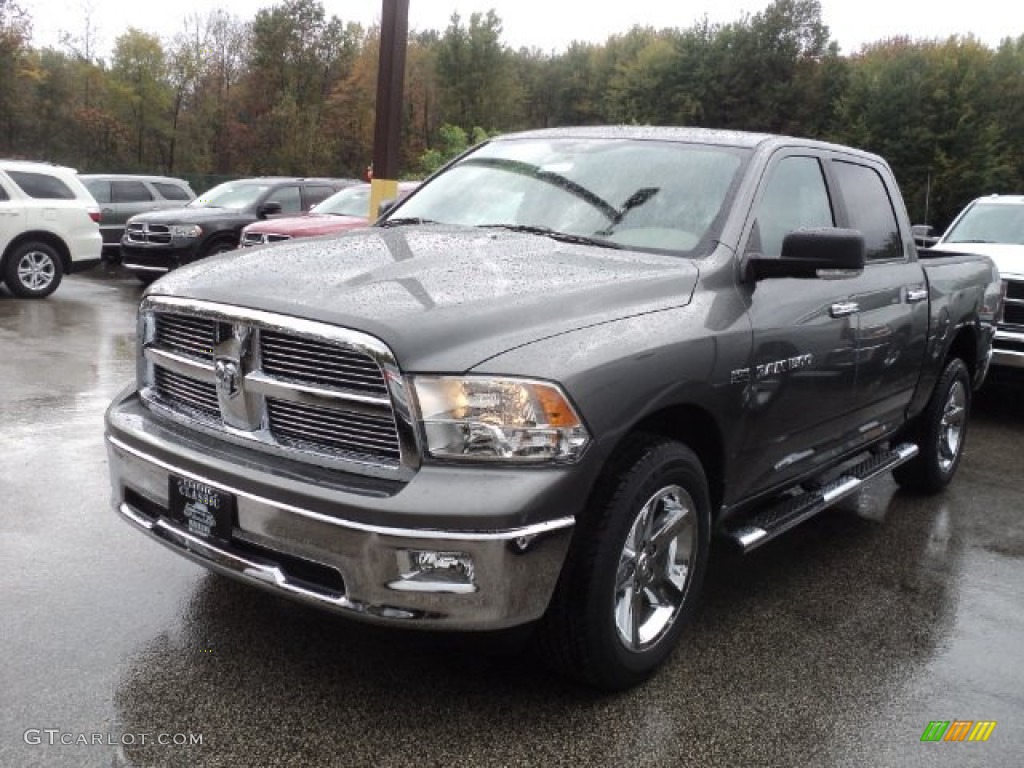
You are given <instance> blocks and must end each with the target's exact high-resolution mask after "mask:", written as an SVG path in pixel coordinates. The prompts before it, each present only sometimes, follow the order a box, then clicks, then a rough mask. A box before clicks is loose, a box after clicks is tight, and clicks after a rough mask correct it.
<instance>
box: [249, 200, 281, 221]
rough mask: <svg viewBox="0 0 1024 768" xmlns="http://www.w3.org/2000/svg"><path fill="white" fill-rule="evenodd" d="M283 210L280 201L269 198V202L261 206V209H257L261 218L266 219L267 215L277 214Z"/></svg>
mask: <svg viewBox="0 0 1024 768" xmlns="http://www.w3.org/2000/svg"><path fill="white" fill-rule="evenodd" d="M282 210H283V209H282V208H281V204H280V203H279V202H277V201H276V200H267V202H265V203H264V204H263V205H261V206H260V207H259V210H258V211H256V213H257V215H258V216H259V217H260V218H261V219H265V218H267V216H276V215H277V214H279V213H281V211H282Z"/></svg>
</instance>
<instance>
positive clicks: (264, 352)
mask: <svg viewBox="0 0 1024 768" xmlns="http://www.w3.org/2000/svg"><path fill="white" fill-rule="evenodd" d="M260 354H261V356H262V358H263V372H264V373H266V374H268V375H271V376H277V377H280V378H282V379H288V380H290V381H295V382H301V383H303V384H312V385H315V386H321V387H331V388H334V389H342V390H352V391H355V392H362V393H367V394H375V395H386V394H387V393H388V388H387V384H385V382H384V375H383V374H382V373H381V370H380V366H379V365H377V362H376V361H375V360H374V359H373V358H371V357H369V356H367V355H365V354H363V353H362V352H358V351H356V350H353V349H346V348H344V347H339V346H338V345H336V344H329V343H326V342H322V341H316V340H313V339H304V338H298V337H295V336H286V335H284V334H280V333H274V332H272V331H263V332H262V333H260Z"/></svg>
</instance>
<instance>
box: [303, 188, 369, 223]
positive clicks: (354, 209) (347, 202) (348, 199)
mask: <svg viewBox="0 0 1024 768" xmlns="http://www.w3.org/2000/svg"><path fill="white" fill-rule="evenodd" d="M315 212H316V213H329V214H331V215H333V216H358V217H359V218H361V219H365V218H367V216H369V213H370V186H369V185H366V186H358V187H347V188H346V189H343V190H341V191H340V192H335V193H334V194H333V195H331V196H330V197H328V198H327V199H326V200H324V201H323V202H322V203H319V204H318V205H317V206H316V209H315Z"/></svg>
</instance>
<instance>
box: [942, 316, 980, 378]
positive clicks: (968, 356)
mask: <svg viewBox="0 0 1024 768" xmlns="http://www.w3.org/2000/svg"><path fill="white" fill-rule="evenodd" d="M954 357H959V358H960V359H961V360H963V361H964V365H966V366H967V370H968V371H969V372H970V374H971V381H974V380H975V376H976V375H977V372H978V331H977V329H976V328H975V327H974V326H973V325H962V326H960V328H958V329H957V332H956V334H955V335H954V336H953V340H952V341H951V342H950V344H949V346H948V347H947V348H946V354H945V355H943V357H942V367H943V368H945V366H946V363H948V362H949V361H950V360H952V359H953V358H954Z"/></svg>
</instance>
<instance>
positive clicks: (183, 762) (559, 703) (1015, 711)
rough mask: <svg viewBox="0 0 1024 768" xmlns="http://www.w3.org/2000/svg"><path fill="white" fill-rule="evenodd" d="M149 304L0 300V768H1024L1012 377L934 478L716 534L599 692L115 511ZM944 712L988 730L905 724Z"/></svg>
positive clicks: (982, 404)
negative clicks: (109, 455)
mask: <svg viewBox="0 0 1024 768" xmlns="http://www.w3.org/2000/svg"><path fill="white" fill-rule="evenodd" d="M139 295H140V290H139V287H138V285H137V283H136V282H135V281H134V280H133V279H132V278H130V277H125V276H123V275H122V274H120V273H119V272H118V271H117V270H116V269H114V268H111V267H103V268H100V269H97V270H95V271H93V272H91V273H87V274H85V275H77V276H74V277H71V278H68V279H66V281H65V283H64V284H63V285H62V286H61V287H60V289H59V290H58V291H57V293H55V294H54V295H53V296H52V297H50V298H49V299H47V300H44V301H23V300H18V299H14V298H13V297H12V296H11V295H10V294H9V293H7V292H6V291H5V290H2V289H0V413H2V416H3V424H2V427H0V572H2V574H3V577H2V578H3V584H2V586H0V643H2V648H0V653H2V656H0V766H4V767H7V766H10V767H11V768H14V767H15V766H18V767H20V766H76V767H77V766H122V765H136V766H285V765H287V766H292V765H294V766H333V765H338V766H413V765H415V766H442V765H443V766H463V765H465V766H477V765H480V766H505V765H508V766H513V765H514V766H534V765H536V766H554V765H587V766H588V767H589V768H593V767H596V766H655V765H658V766H661V765H664V766H683V765H700V766H744V767H745V766H933V765H949V766H1019V765H1022V764H1024V610H1022V609H1024V525H1022V517H1024V504H1022V499H1024V471H1022V470H1024V397H1022V396H1021V393H1022V391H1024V389H1022V387H1021V386H1017V387H1012V386H1005V387H993V386H990V385H986V389H985V390H983V391H982V393H980V394H979V395H978V397H977V398H976V400H975V404H974V413H973V416H972V421H971V434H970V438H969V441H968V445H967V453H966V456H965V459H964V462H963V464H962V466H961V469H960V473H959V475H958V477H957V478H956V480H955V481H954V484H953V486H952V487H951V488H950V489H949V490H948V491H947V492H946V493H945V494H944V495H941V496H939V497H935V498H929V499H920V498H915V497H912V496H908V495H905V494H903V493H901V492H898V491H897V490H896V486H895V485H894V484H893V482H892V481H891V479H889V478H888V477H886V478H884V479H882V480H879V481H876V482H875V483H874V484H873V485H871V486H870V487H869V489H868V490H867V491H866V492H865V493H863V494H862V495H861V496H860V497H859V498H857V499H855V500H854V501H852V502H848V503H846V504H845V506H843V507H842V508H840V509H835V510H831V511H828V512H826V513H825V514H823V515H821V516H819V517H818V518H817V519H815V520H812V521H810V522H809V523H807V524H805V525H803V526H801V527H799V528H798V529H796V530H794V531H793V532H791V533H790V534H788V535H787V536H785V537H783V538H782V539H780V540H779V541H777V542H775V543H773V544H770V545H768V546H767V547H764V548H763V549H761V550H759V551H757V552H756V553H754V554H752V555H749V556H747V557H746V558H741V557H739V556H736V555H732V554H730V553H728V552H726V551H722V550H723V549H724V548H723V547H718V549H717V550H715V552H714V553H713V558H714V560H713V563H712V567H711V570H710V572H709V576H708V581H707V586H706V592H705V599H704V602H703V606H702V609H701V611H700V613H699V615H698V617H697V620H696V622H695V624H694V625H693V626H692V627H691V629H690V630H689V632H688V633H687V634H686V635H684V638H683V641H682V643H681V644H680V646H679V648H678V649H677V651H676V653H675V655H674V656H673V658H672V660H671V661H670V663H669V664H668V665H667V666H666V667H665V668H664V669H663V670H662V671H661V672H660V673H659V674H658V675H657V676H656V677H655V678H654V679H653V680H651V681H650V682H649V683H648V684H647V685H645V686H642V687H640V688H638V689H636V690H633V691H630V692H627V693H623V694H618V695H614V696H606V695H597V694H594V693H592V692H589V691H587V690H583V689H580V688H578V687H575V686H574V685H572V684H570V683H567V682H565V681H563V680H561V679H559V678H558V677H556V676H553V675H551V674H549V673H548V672H547V671H546V670H545V669H544V668H543V667H542V666H541V665H540V664H539V663H538V662H537V660H536V659H535V657H533V656H532V655H531V654H530V653H529V652H528V651H526V652H522V651H517V650H516V646H515V643H513V642H511V640H514V638H512V639H510V638H497V639H495V638H480V637H463V636H437V635H428V634H422V633H409V632H399V631H386V630H381V629H376V628H372V627H367V626H362V625H357V624H352V623H349V622H347V621H345V620H343V619H340V618H336V617H333V616H329V615H325V614H322V613H319V612H316V611H314V610H313V609H309V608H305V607H303V606H299V605H294V604H291V603H289V602H287V601H285V600H283V599H280V598H278V597H275V596H273V595H269V594H266V593H263V592H261V591H259V590H255V589H251V588H248V587H245V586H242V585H238V584H235V583H234V582H231V581H229V580H227V579H224V578H221V577H217V576H214V575H212V574H209V573H207V572H206V571H205V570H203V569H202V568H200V567H198V566H196V565H193V564H191V563H190V562H188V561H186V560H184V559H182V558H179V557H176V556H175V555H173V554H171V553H170V552H168V551H167V550H165V549H164V548H162V547H160V546H159V545H158V544H156V543H154V542H152V541H149V540H147V539H146V538H145V537H143V536H142V535H140V534H139V533H136V532H135V531H133V530H131V529H130V528H129V527H128V526H127V525H126V524H124V523H122V522H121V521H120V520H118V519H117V517H116V516H115V514H114V512H113V511H112V510H111V508H110V505H109V498H110V492H109V486H108V478H107V468H106V457H105V452H104V447H103V410H104V408H105V407H106V405H107V403H108V402H109V401H110V399H111V398H112V397H113V395H114V394H115V393H116V392H117V391H118V390H119V389H120V388H121V387H122V386H123V385H124V384H125V383H127V382H128V381H130V379H131V378H132V377H133V375H134V357H133V355H134V343H135V342H134V309H135V305H136V304H137V302H138V299H139ZM958 719H959V720H975V721H976V720H990V721H997V723H998V725H997V726H996V728H995V730H994V731H993V732H992V735H991V737H990V738H989V740H988V742H986V743H922V742H921V741H920V739H921V735H922V732H923V731H924V729H925V727H926V726H927V724H928V723H929V721H932V720H958ZM198 740H201V744H196V743H188V742H190V741H198ZM83 741H84V742H86V743H82V742H83ZM51 742H52V743H51ZM62 742H71V743H62ZM96 742H98V743H96ZM161 742H169V743H161ZM175 742H177V743H175ZM181 742H185V743H184V744H183V743H181Z"/></svg>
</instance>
